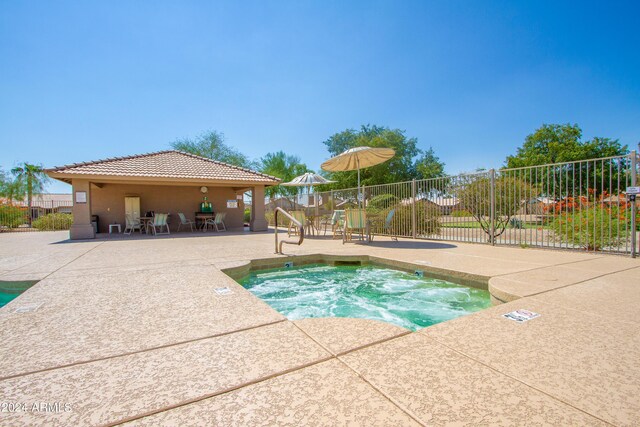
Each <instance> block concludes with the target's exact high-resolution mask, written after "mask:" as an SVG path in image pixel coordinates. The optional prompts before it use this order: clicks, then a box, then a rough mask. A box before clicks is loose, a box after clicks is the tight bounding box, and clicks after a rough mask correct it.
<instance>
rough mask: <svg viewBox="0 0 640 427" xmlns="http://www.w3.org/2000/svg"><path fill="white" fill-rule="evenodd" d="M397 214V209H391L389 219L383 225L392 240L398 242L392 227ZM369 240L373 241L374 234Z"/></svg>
mask: <svg viewBox="0 0 640 427" xmlns="http://www.w3.org/2000/svg"><path fill="white" fill-rule="evenodd" d="M395 214H396V210H395V209H391V210H390V211H389V213H388V214H387V217H386V218H385V220H384V224H383V225H382V230H383V231H384V232H385V233H386V234H388V235H389V237H391V240H395V241H398V238H397V237H396V236H394V235H393V229H392V227H391V221H393V216H394V215H395ZM369 239H370V240H371V241H373V233H371V235H370V236H369Z"/></svg>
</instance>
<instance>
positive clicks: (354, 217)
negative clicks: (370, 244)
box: [342, 209, 371, 244]
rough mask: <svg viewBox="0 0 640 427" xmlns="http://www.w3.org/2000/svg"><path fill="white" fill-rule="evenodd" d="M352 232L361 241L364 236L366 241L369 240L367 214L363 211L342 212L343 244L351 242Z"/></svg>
mask: <svg viewBox="0 0 640 427" xmlns="http://www.w3.org/2000/svg"><path fill="white" fill-rule="evenodd" d="M354 231H355V232H357V233H359V234H360V238H361V239H362V240H364V238H365V236H366V238H367V241H370V240H371V234H370V230H369V221H367V212H366V211H365V210H364V209H347V210H345V211H344V230H343V232H342V243H343V244H344V243H346V242H350V241H351V240H352V237H353V232H354Z"/></svg>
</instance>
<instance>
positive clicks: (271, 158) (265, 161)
mask: <svg viewBox="0 0 640 427" xmlns="http://www.w3.org/2000/svg"><path fill="white" fill-rule="evenodd" d="M258 169H259V170H260V172H262V173H266V174H267V175H272V176H275V177H277V178H280V179H282V182H288V181H291V180H292V179H293V178H295V177H296V176H298V175H302V174H303V173H305V172H308V168H307V165H306V164H304V163H302V161H301V160H300V157H298V156H292V155H288V154H286V153H285V152H284V151H278V152H275V153H268V154H266V155H265V156H264V157H262V158H261V159H260V160H259V161H258ZM299 189H300V187H283V186H281V185H278V186H273V187H267V188H266V189H265V192H266V195H267V196H268V197H269V198H274V197H278V196H284V197H294V196H296V195H297V194H298V191H299Z"/></svg>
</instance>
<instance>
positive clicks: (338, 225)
mask: <svg viewBox="0 0 640 427" xmlns="http://www.w3.org/2000/svg"><path fill="white" fill-rule="evenodd" d="M329 225H331V232H332V233H333V238H334V239H335V238H336V236H337V235H338V233H340V234H342V229H343V226H344V211H343V210H335V211H333V214H332V215H331V219H330V220H329ZM324 235H325V236H326V235H327V228H326V227H325V229H324Z"/></svg>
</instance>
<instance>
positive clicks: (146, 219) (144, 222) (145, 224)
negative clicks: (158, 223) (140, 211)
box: [140, 216, 153, 234]
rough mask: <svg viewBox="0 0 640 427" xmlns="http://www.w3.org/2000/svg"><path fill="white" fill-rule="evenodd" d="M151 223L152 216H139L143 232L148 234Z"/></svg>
mask: <svg viewBox="0 0 640 427" xmlns="http://www.w3.org/2000/svg"><path fill="white" fill-rule="evenodd" d="M151 224H153V217H152V216H141V217H140V228H141V230H144V232H145V233H147V234H149V226H150V225H151Z"/></svg>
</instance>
